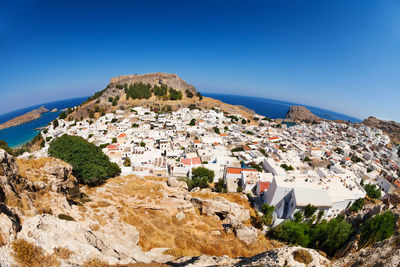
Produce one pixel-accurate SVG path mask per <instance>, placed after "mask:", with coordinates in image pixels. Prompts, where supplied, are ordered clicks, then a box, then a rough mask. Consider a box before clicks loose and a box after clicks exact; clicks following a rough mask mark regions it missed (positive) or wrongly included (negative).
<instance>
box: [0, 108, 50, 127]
mask: <svg viewBox="0 0 400 267" xmlns="http://www.w3.org/2000/svg"><path fill="white" fill-rule="evenodd" d="M48 111H49V110H48V109H47V108H45V107H44V106H41V107H40V108H38V109H34V110H32V111H29V112H28V113H25V114H23V115H21V116H18V117H15V118H13V119H11V120H9V121H6V122H5V123H2V124H0V130H2V129H5V128H10V127H14V126H18V125H21V124H24V123H26V122H29V121H33V120H36V119H39V118H40V117H41V116H42V114H43V113H46V112H48Z"/></svg>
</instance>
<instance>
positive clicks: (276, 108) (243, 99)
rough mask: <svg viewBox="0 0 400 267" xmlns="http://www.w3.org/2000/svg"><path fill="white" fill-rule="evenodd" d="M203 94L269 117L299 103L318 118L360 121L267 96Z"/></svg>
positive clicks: (278, 117)
mask: <svg viewBox="0 0 400 267" xmlns="http://www.w3.org/2000/svg"><path fill="white" fill-rule="evenodd" d="M203 95H204V96H207V97H212V98H215V99H218V100H221V101H222V102H225V103H228V104H232V105H242V106H245V107H247V108H249V109H252V110H254V111H255V112H256V113H258V114H260V115H263V116H266V117H268V118H271V119H284V118H285V117H286V113H287V112H288V110H289V107H290V106H292V105H300V106H304V107H306V108H308V109H309V110H310V111H311V112H312V113H314V114H315V115H317V116H318V117H320V118H323V119H327V120H343V121H351V122H360V121H361V120H360V119H358V118H354V117H351V116H348V115H344V114H340V113H337V112H333V111H330V110H325V109H321V108H316V107H312V106H307V105H302V104H297V103H291V102H286V101H280V100H273V99H268V98H260V97H252V96H241V95H227V94H215V93H203Z"/></svg>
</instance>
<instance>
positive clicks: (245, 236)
mask: <svg viewBox="0 0 400 267" xmlns="http://www.w3.org/2000/svg"><path fill="white" fill-rule="evenodd" d="M233 229H234V232H235V235H236V237H237V238H239V239H240V240H242V241H244V242H245V243H246V244H247V245H250V244H252V243H254V242H256V241H257V239H258V230H257V229H256V228H254V227H253V226H245V225H243V224H238V225H236V226H234V228H233Z"/></svg>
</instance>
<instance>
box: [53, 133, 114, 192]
mask: <svg viewBox="0 0 400 267" xmlns="http://www.w3.org/2000/svg"><path fill="white" fill-rule="evenodd" d="M48 153H49V155H50V156H52V157H55V158H59V159H61V160H63V161H65V162H67V163H69V164H71V166H72V168H73V170H72V171H73V174H74V176H75V177H77V178H78V180H79V182H81V183H83V184H88V185H97V184H101V183H103V182H104V180H105V179H107V178H109V177H113V176H116V175H118V174H119V173H120V172H121V170H120V168H119V167H118V165H117V164H116V163H112V162H110V160H109V159H108V157H107V156H106V155H104V153H103V152H102V151H101V148H99V147H97V146H95V145H94V144H92V143H89V142H87V141H86V140H85V139H83V138H81V137H78V136H70V135H66V134H65V135H63V136H61V137H59V138H56V139H54V140H53V141H52V142H51V143H50V147H49V151H48Z"/></svg>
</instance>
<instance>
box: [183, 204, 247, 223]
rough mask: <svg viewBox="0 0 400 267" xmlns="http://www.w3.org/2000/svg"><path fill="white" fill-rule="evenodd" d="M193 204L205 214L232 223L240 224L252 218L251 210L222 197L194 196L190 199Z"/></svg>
mask: <svg viewBox="0 0 400 267" xmlns="http://www.w3.org/2000/svg"><path fill="white" fill-rule="evenodd" d="M190 201H191V202H192V204H193V206H195V207H198V208H199V209H200V212H201V213H202V214H204V215H209V216H217V217H218V218H220V219H221V220H226V221H227V222H228V223H231V224H238V223H240V222H243V221H247V220H248V219H250V211H249V210H247V209H245V208H243V207H242V206H240V205H239V204H237V203H233V202H230V201H228V200H226V199H224V198H222V197H216V198H214V199H201V198H198V197H194V198H192V199H191V200H190Z"/></svg>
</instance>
